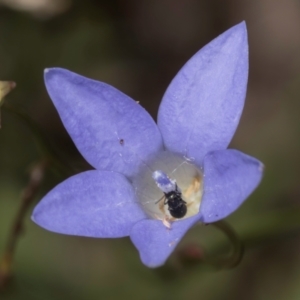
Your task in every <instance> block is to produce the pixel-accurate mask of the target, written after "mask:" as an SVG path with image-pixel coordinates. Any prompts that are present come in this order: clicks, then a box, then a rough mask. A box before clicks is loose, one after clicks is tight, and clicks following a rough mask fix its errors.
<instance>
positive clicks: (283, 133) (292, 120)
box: [0, 0, 300, 300]
mask: <svg viewBox="0 0 300 300" xmlns="http://www.w3.org/2000/svg"><path fill="white" fill-rule="evenodd" d="M20 2H24V3H25V4H26V3H27V2H29V1H26V0H23V1H20ZM31 2H32V3H36V4H38V3H39V2H43V1H39V0H35V1H31ZM44 2H45V3H48V2H49V1H44ZM61 2H63V1H61ZM67 2H68V3H67ZM1 3H7V2H5V1H0V4H1ZM49 3H50V2H49ZM53 3H57V5H59V3H60V2H59V1H54V2H53ZM66 3H67V4H66V5H65V6H62V7H63V8H61V9H57V10H54V12H52V10H51V9H52V8H51V7H52V6H51V7H50V6H49V8H47V5H46V6H45V7H44V8H43V13H41V11H40V10H37V9H34V8H33V6H30V7H29V8H28V6H27V8H26V9H25V8H24V7H22V10H21V9H20V8H18V6H14V7H8V6H7V5H4V4H3V5H2V6H1V7H0V61H1V64H0V80H13V81H16V82H17V89H16V90H15V91H13V92H12V93H11V94H10V95H9V96H7V101H8V102H9V103H10V104H11V105H13V106H14V107H16V108H18V109H22V110H23V111H25V112H27V114H29V115H30V116H31V117H32V119H33V120H34V121H35V122H37V123H38V124H39V126H40V128H41V130H42V131H43V132H44V135H45V137H46V138H47V140H48V141H49V143H50V144H51V145H52V147H53V148H54V149H56V151H58V152H59V155H60V157H61V159H62V160H63V161H64V162H65V164H66V165H71V166H72V170H71V172H73V173H75V172H79V171H81V170H84V169H87V168H89V166H88V165H87V164H86V163H85V162H84V160H83V159H82V158H81V157H80V155H79V153H78V152H77V150H76V149H75V147H74V145H73V143H72V141H71V140H70V138H69V137H68V135H67V133H66V131H65V129H64V128H63V126H62V124H61V122H60V120H59V118H58V115H57V113H56V111H55V109H54V107H53V105H52V103H51V101H50V99H49V97H48V96H47V93H46V90H45V88H44V84H43V69H44V68H47V67H52V66H60V67H65V68H69V69H71V70H73V71H75V72H78V73H81V74H83V75H85V76H87V77H91V78H95V79H98V80H101V81H105V82H107V83H109V84H111V85H114V86H116V87H117V88H119V89H120V90H122V91H123V92H125V93H127V94H129V95H130V96H131V97H132V98H134V99H135V100H138V101H140V103H141V105H143V106H144V107H145V108H146V109H147V110H148V111H149V112H150V113H151V115H152V116H153V117H154V118H155V116H156V112H157V109H158V105H159V102H160V99H161V97H162V95H163V92H164V90H165V88H166V87H167V85H168V83H169V81H170V80H171V79H172V77H173V76H174V75H175V73H176V71H177V70H178V69H179V68H180V67H181V66H182V65H183V63H184V62H185V61H186V60H187V59H188V58H189V57H190V56H191V55H192V54H194V53H195V52H196V51H197V50H199V49H200V48H201V47H202V46H203V45H204V44H205V43H207V42H208V41H209V40H211V39H212V38H213V37H215V36H216V35H217V34H219V33H221V32H223V31H224V30H226V29H227V28H229V27H230V26H232V25H234V24H236V23H238V22H240V21H241V20H246V22H247V26H248V31H249V45H250V79H249V90H248V97H247V101H246V106H245V111H244V113H243V117H242V119H241V123H240V126H239V128H238V130H237V133H236V135H235V137H234V140H233V141H232V145H231V147H234V148H237V149H240V150H242V151H244V152H246V153H248V154H250V155H253V156H255V157H258V158H259V159H260V160H261V161H263V162H264V163H265V165H266V172H265V177H264V180H263V182H262V184H261V186H260V187H259V188H258V190H257V191H255V193H254V194H253V195H251V197H250V198H249V199H248V200H247V201H246V202H245V204H244V205H243V206H242V207H241V208H240V209H239V210H238V211H237V212H235V213H234V214H233V215H232V216H231V217H230V218H229V219H228V221H229V223H230V224H231V225H232V226H233V228H235V229H236V231H237V232H238V234H239V235H240V237H241V239H242V240H243V241H244V242H245V245H246V253H245V257H244V259H243V261H242V262H241V264H240V265H239V266H238V267H236V268H235V269H232V270H223V271H215V270H213V269H211V268H208V267H207V266H204V265H201V264H200V265H197V266H196V267H194V268H191V269H188V270H183V269H181V268H178V266H177V265H176V262H175V258H176V253H175V254H174V255H173V256H172V257H171V259H170V262H169V263H168V265H169V267H170V266H171V267H174V271H173V273H172V272H171V273H168V272H166V271H164V269H163V268H162V269H159V270H152V269H148V268H146V267H145V266H143V265H142V263H141V262H140V260H139V257H138V253H137V251H136V249H135V248H134V247H133V245H132V244H131V243H130V241H129V239H117V240H109V239H88V238H76V237H68V236H61V235H57V234H53V233H50V232H47V231H45V230H43V229H41V228H38V227H37V226H36V225H35V224H33V223H32V222H31V220H30V213H31V212H30V211H28V212H27V215H26V220H25V225H26V226H25V231H24V232H23V234H22V238H21V239H20V241H19V244H18V249H17V251H16V255H15V260H14V275H13V279H12V281H11V282H10V284H9V285H8V286H7V288H6V289H5V290H4V291H3V292H0V299H4V300H8V299H22V300H23V299H33V300H34V299H100V298H101V299H118V298H126V299H127V298H128V299H174V300H175V299H203V300H204V299H205V300H207V299H208V300H217V299H222V300H225V299H230V300H234V299H243V300H253V299H255V300H260V299H261V300H268V299H272V300H281V299H289V300H294V299H295V300H296V299H299V297H300V287H299V284H298V282H299V280H300V272H299V270H300V268H299V267H300V255H299V249H300V236H299V231H298V230H297V229H299V222H300V214H299V211H300V184H299V181H300V180H299V179H300V167H299V166H300V155H299V153H300V138H299V137H300V119H299V112H300V101H299V98H300V55H299V53H300V51H299V50H300V36H299V28H300V3H299V2H297V1H294V0H287V1H280V0H274V1H270V0H253V1H250V0H246V1H238V0H226V1H221V0H213V1H211V0H201V1H199V0H153V1H146V0H128V1H121V0H118V1H108V0H99V1H96V0H94V1H92V0H88V1H79V0H77V1H75V0H74V1H66ZM50 8H51V9H50ZM47 9H48V11H47ZM0 145H1V146H0V253H1V251H2V249H4V245H5V242H6V237H7V235H8V232H9V228H10V226H11V223H12V220H13V218H14V216H15V214H16V211H17V209H18V206H19V201H20V193H21V191H22V189H23V187H24V186H25V185H26V183H27V180H28V174H27V173H26V172H27V170H28V169H29V167H30V165H31V164H32V163H34V162H36V161H37V160H38V159H39V158H40V154H39V152H38V149H37V147H36V144H35V142H34V139H33V136H32V134H31V132H30V130H28V127H27V126H26V124H25V123H24V122H22V120H20V119H19V118H18V117H16V116H15V115H13V114H12V113H10V112H8V111H2V129H1V131H0ZM65 176H66V175H58V174H54V173H53V172H50V171H49V172H47V174H46V180H45V182H44V184H43V186H42V187H41V191H40V194H39V195H38V197H37V198H36V201H38V200H39V199H40V198H41V197H42V195H44V194H45V193H46V192H47V191H48V190H49V189H51V188H52V187H53V186H54V185H55V184H57V183H58V182H60V181H62V180H63V179H64V177H65ZM33 206H34V203H33V204H32V205H31V208H32V207H33ZM298 216H299V217H298ZM298 220H299V221H298ZM189 242H193V243H199V244H200V245H203V246H204V247H205V248H206V249H208V251H214V250H215V249H219V250H220V249H221V250H222V251H223V250H224V251H225V252H226V251H227V250H228V249H227V247H225V246H224V247H223V246H222V245H227V243H228V242H227V241H226V239H225V238H224V236H222V234H221V233H220V232H218V231H217V230H216V229H214V228H211V227H210V226H208V227H203V226H202V227H201V226H199V227H196V228H194V229H193V230H191V231H190V232H189V233H188V235H187V236H186V237H185V239H184V240H183V241H182V243H181V245H180V246H179V248H181V247H183V246H184V245H185V244H188V243H189ZM218 245H221V246H220V247H219V246H218ZM166 268H168V267H166Z"/></svg>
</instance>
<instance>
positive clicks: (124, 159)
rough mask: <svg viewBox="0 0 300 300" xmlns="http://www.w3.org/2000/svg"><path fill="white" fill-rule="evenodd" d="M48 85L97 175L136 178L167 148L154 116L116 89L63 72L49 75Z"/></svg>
mask: <svg viewBox="0 0 300 300" xmlns="http://www.w3.org/2000/svg"><path fill="white" fill-rule="evenodd" d="M45 83H46V87H47V90H48V93H49V95H50V97H51V99H52V101H53V103H54V105H55V107H56V109H57V110H58V113H59V115H60V117H61V119H62V122H63V124H64V126H65V127H66V129H67V131H68V132H69V134H70V136H71V138H72V139H73V141H74V143H75V145H76V147H77V148H78V150H79V151H80V152H81V154H82V155H83V156H84V158H85V159H86V160H87V161H88V162H89V163H90V164H91V165H92V166H93V167H95V168H96V169H102V170H109V171H116V172H120V173H123V174H125V175H127V176H133V174H134V173H135V172H136V171H137V168H138V166H139V165H140V164H141V161H144V160H146V159H147V158H148V156H150V155H151V154H153V153H155V152H156V151H158V150H159V149H160V148H162V138H161V135H160V132H159V130H158V128H157V126H156V124H155V122H154V121H153V119H152V118H151V116H150V115H149V114H148V113H147V111H146V110H145V109H144V108H143V107H141V106H140V105H139V104H138V103H136V102H135V101H133V100H132V99H131V98H129V97H128V96H126V95H125V94H123V93H122V92H120V91H118V90H117V89H115V88H114V87H112V86H110V85H108V84H105V83H102V82H99V81H95V80H91V79H88V78H85V77H83V76H80V75H77V74H75V73H73V72H70V71H68V70H64V69H60V68H53V69H47V70H46V71H45Z"/></svg>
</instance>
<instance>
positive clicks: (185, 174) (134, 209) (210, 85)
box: [32, 22, 263, 267]
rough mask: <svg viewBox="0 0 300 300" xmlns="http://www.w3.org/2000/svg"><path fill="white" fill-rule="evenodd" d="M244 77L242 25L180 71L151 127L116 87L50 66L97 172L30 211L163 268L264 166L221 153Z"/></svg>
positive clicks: (244, 192) (240, 197) (60, 106)
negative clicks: (117, 242) (174, 203)
mask: <svg viewBox="0 0 300 300" xmlns="http://www.w3.org/2000/svg"><path fill="white" fill-rule="evenodd" d="M247 79H248V42H247V31H246V25H245V23H244V22H242V23H240V24H238V25H236V26H234V27H232V28H230V29H229V30H228V31H226V32H224V33H223V34H221V35H220V36H219V37H217V38H216V39H214V40H213V41H212V42H210V43H209V44H207V45H206V46H205V47H203V48H202V49H201V50H200V51H199V52H197V53H196V54H195V55H194V56H193V57H192V58H191V59H190V60H189V61H188V62H187V63H186V64H185V65H184V66H183V68H182V69H181V70H180V71H179V72H178V74H177V75H176V76H175V78H174V79H173V80H172V82H171V84H170V85H169V87H168V88H167V90H166V92H165V95H164V96H163V99H162V102H161V104H160V107H159V112H158V122H157V124H155V122H154V121H153V119H152V118H151V116H150V115H149V114H148V113H147V111H146V110H145V109H144V108H143V107H142V106H141V105H140V104H138V103H137V102H136V101H134V100H132V99H131V98H130V97H128V96H126V95H125V94H123V93H122V92H120V91H118V90H117V89H115V88H114V87H112V86H110V85H108V84H106V83H103V82H99V81H95V80H91V79H88V78H85V77H83V76H80V75H77V74H75V73H72V72H70V71H68V70H64V69H60V68H53V69H47V70H46V71H45V83H46V87H47V90H48V93H49V95H50V97H51V99H52V101H53V103H54V105H55V107H56V109H57V111H58V113H59V115H60V117H61V120H62V122H63V124H64V126H65V128H66V129H67V131H68V133H69V134H70V136H71V138H72V140H73V141H74V143H75V145H76V147H77V148H78V150H79V151H80V152H81V154H82V155H83V157H84V158H85V159H86V160H87V161H88V162H89V163H90V164H91V165H92V166H93V167H94V168H95V170H91V171H87V172H83V173H80V174H77V175H75V176H72V177H70V178H68V179H67V180H65V181H64V182H62V183H60V184H59V185H58V186H56V187H55V188H54V189H53V190H51V191H50V192H49V193H48V194H47V195H46V196H45V197H44V198H43V199H42V200H41V202H40V203H39V204H38V205H37V206H36V208H35V209H34V212H33V216H32V219H33V221H34V222H36V223H37V224H38V225H40V226H42V227H43V228H45V229H48V230H50V231H54V232H57V233H63V234H69V235H78V236H87V237H96V238H117V237H125V236H130V238H131V241H132V242H133V244H134V245H135V247H136V248H137V249H138V251H139V253H140V257H141V260H142V262H143V263H144V264H145V265H147V266H149V267H158V266H161V265H162V264H164V263H165V261H166V260H167V258H168V257H169V255H170V254H171V253H172V251H173V250H174V248H175V247H176V245H177V244H178V242H179V241H180V240H181V238H182V237H183V236H184V234H185V233H186V232H187V231H188V230H189V229H190V228H191V227H192V226H193V225H194V224H195V223H197V222H203V223H212V222H215V221H218V220H220V219H223V218H225V217H227V216H228V215H229V214H231V213H232V212H234V211H235V210H236V209H237V208H238V207H239V206H240V205H241V204H242V203H243V201H244V200H245V199H246V198H247V197H248V196H249V195H250V193H251V192H252V191H253V190H254V189H255V188H256V187H257V185H258V184H259V182H260V180H261V177H262V172H263V165H262V163H261V162H259V161H258V160H257V159H255V158H253V157H250V156H248V155H246V154H244V153H242V152H240V151H237V150H232V149H226V148H227V146H228V144H229V143H230V141H231V139H232V136H233V135H234V132H235V130H236V128H237V125H238V123H239V120H240V116H241V113H242V109H243V106H244V100H245V95H246V88H247ZM177 187H178V195H179V196H178V195H177V196H178V197H182V200H184V202H183V203H186V206H187V214H186V215H184V216H183V217H180V218H174V217H172V215H170V212H169V207H168V205H169V204H168V198H166V191H167V192H169V191H173V190H174V189H175V188H176V189H177ZM184 205H185V204H184Z"/></svg>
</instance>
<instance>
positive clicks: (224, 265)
mask: <svg viewBox="0 0 300 300" xmlns="http://www.w3.org/2000/svg"><path fill="white" fill-rule="evenodd" d="M211 225H212V226H214V227H216V228H217V229H218V230H220V231H222V233H223V234H225V236H226V237H227V239H228V241H229V242H230V246H231V249H230V252H229V253H228V254H222V255H219V254H218V255H213V254H208V253H206V251H205V250H204V249H203V247H200V246H199V245H197V244H192V245H188V246H186V247H185V248H184V249H182V250H181V251H180V252H179V256H178V257H179V260H180V262H181V263H182V264H183V265H191V266H192V265H195V263H196V264H197V263H200V262H201V263H204V264H208V265H210V266H212V267H214V268H215V269H229V268H233V267H235V266H237V265H238V264H239V262H240V261H241V259H242V257H243V253H244V246H243V243H242V241H241V239H240V238H239V237H238V235H237V234H236V232H235V231H234V229H233V228H232V227H231V226H230V225H229V224H228V223H227V222H226V221H224V220H221V221H218V222H215V223H212V224H211ZM224 248H226V247H225V245H224V244H223V243H222V245H219V247H218V248H215V249H212V250H214V251H212V253H216V252H217V253H223V252H224Z"/></svg>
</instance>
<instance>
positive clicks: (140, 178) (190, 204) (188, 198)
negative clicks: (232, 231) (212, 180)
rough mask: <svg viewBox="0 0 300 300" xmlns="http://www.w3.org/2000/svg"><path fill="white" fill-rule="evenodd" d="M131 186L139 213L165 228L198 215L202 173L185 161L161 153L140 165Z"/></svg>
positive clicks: (178, 156)
mask: <svg viewBox="0 0 300 300" xmlns="http://www.w3.org/2000/svg"><path fill="white" fill-rule="evenodd" d="M132 183H133V186H134V188H135V192H136V195H137V198H138V200H139V203H140V205H141V207H142V209H143V210H144V211H145V212H146V213H147V215H148V216H149V217H150V218H153V219H158V220H161V221H162V222H163V224H168V226H166V227H167V228H170V227H171V226H170V224H171V222H174V221H178V220H182V219H186V218H189V217H191V216H194V215H196V214H197V213H198V212H199V209H200V204H201V199H202V194H203V173H202V171H201V169H200V168H199V167H197V166H196V165H195V164H193V162H192V161H190V160H187V159H186V158H185V157H182V156H180V155H176V154H174V153H171V152H168V151H164V152H161V153H159V154H158V155H156V156H155V157H154V158H152V159H151V160H149V161H148V162H144V163H143V164H142V167H141V168H140V170H139V173H138V174H137V176H136V177H135V178H134V179H133V182H132Z"/></svg>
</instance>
